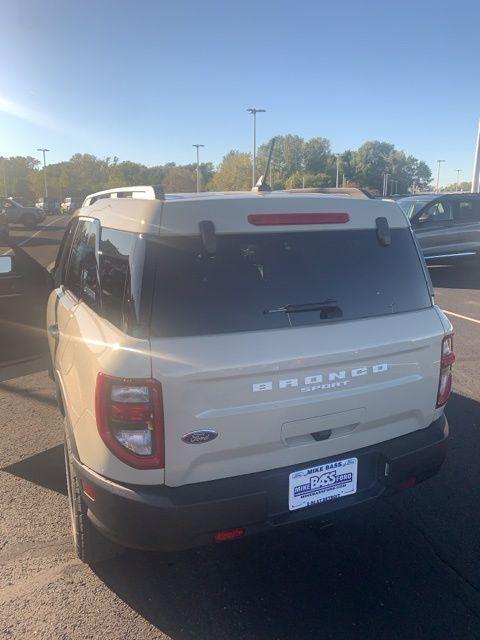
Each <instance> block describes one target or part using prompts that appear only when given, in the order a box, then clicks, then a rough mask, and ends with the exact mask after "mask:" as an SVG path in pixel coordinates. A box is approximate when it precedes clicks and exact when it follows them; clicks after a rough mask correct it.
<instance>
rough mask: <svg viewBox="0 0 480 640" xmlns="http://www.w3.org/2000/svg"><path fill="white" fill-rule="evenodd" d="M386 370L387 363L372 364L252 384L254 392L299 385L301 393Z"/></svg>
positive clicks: (336, 386)
mask: <svg viewBox="0 0 480 640" xmlns="http://www.w3.org/2000/svg"><path fill="white" fill-rule="evenodd" d="M387 370H388V364H385V363H382V364H374V365H373V366H371V367H357V368H355V369H350V370H345V369H344V370H342V371H329V372H328V373H325V374H323V373H315V374H313V375H309V376H305V378H304V379H303V381H301V380H300V379H299V378H286V379H285V380H279V381H278V382H275V381H273V380H267V381H266V382H256V383H254V384H253V385H252V388H253V391H254V393H256V392H257V391H273V390H274V388H277V389H292V388H297V387H300V391H301V392H302V393H307V392H309V391H317V390H323V389H335V388H338V387H344V386H346V385H347V384H349V383H350V382H351V381H352V378H358V377H359V376H367V375H369V374H372V375H373V374H378V373H384V372H385V371H387Z"/></svg>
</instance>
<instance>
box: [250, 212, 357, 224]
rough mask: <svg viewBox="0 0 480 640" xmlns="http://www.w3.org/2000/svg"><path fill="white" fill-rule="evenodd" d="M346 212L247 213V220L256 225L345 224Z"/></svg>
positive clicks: (347, 219)
mask: <svg viewBox="0 0 480 640" xmlns="http://www.w3.org/2000/svg"><path fill="white" fill-rule="evenodd" d="M349 220H350V216H349V215H348V213H249V214H248V221H249V223H250V224H254V225H256V226H258V227H262V226H278V225H290V224H292V225H295V224H296V225H304V224H345V223H346V222H348V221H349Z"/></svg>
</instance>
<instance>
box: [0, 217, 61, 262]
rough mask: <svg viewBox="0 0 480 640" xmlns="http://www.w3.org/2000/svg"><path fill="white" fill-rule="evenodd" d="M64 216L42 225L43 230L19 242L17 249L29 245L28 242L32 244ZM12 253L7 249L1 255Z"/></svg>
mask: <svg viewBox="0 0 480 640" xmlns="http://www.w3.org/2000/svg"><path fill="white" fill-rule="evenodd" d="M61 217H62V216H57V217H56V218H54V219H53V220H50V222H49V223H48V224H45V225H42V228H41V229H39V230H38V231H36V232H35V233H34V234H33V235H31V236H28V238H25V240H22V242H19V243H18V244H17V247H23V245H24V244H27V242H30V240H31V239H32V238H35V236H38V234H39V233H42V231H45V229H46V228H47V227H49V226H50V225H52V224H53V223H54V222H58V221H59V220H60V219H61ZM10 251H12V249H7V251H4V252H3V253H0V256H6V255H7V254H9V253H10Z"/></svg>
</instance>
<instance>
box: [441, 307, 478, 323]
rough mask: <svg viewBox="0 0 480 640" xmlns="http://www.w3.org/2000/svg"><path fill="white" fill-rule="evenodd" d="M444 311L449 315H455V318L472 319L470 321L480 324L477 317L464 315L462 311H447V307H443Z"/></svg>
mask: <svg viewBox="0 0 480 640" xmlns="http://www.w3.org/2000/svg"><path fill="white" fill-rule="evenodd" d="M442 311H443V313H446V314H447V315H449V316H455V318H461V319H462V320H470V322H475V324H480V320H476V319H475V318H469V317H468V316H462V315H461V314H460V313H454V312H453V311H447V310H446V309H442Z"/></svg>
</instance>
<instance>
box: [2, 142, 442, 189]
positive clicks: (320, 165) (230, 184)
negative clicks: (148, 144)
mask: <svg viewBox="0 0 480 640" xmlns="http://www.w3.org/2000/svg"><path fill="white" fill-rule="evenodd" d="M270 143H271V141H268V142H267V143H265V144H263V145H261V146H260V147H259V149H258V157H257V174H258V175H257V177H258V176H260V175H261V173H262V172H263V171H264V170H265V166H266V161H267V157H268V151H269V148H270ZM0 167H1V171H2V175H1V176H0V188H2V187H3V189H2V190H3V192H4V194H6V195H8V196H22V197H23V198H26V199H30V200H35V199H38V198H41V197H42V196H43V193H44V182H43V180H44V176H43V170H42V166H41V163H40V161H39V160H37V159H36V158H33V157H30V156H27V157H24V156H17V157H10V158H6V157H0ZM337 167H338V175H339V182H340V185H342V184H347V185H350V186H358V187H362V188H366V189H369V190H371V191H373V192H377V193H381V190H382V186H383V174H384V173H388V174H390V176H391V178H390V179H391V180H394V183H393V184H394V186H395V191H396V192H398V193H406V192H408V191H409V190H412V189H415V188H416V189H419V190H421V189H426V188H428V186H429V184H430V182H431V179H432V175H431V171H430V169H429V167H428V166H427V164H426V163H425V162H423V161H422V160H418V159H417V158H415V157H413V156H411V155H406V153H405V152H404V151H402V150H398V149H396V148H395V146H394V145H393V144H390V143H388V142H380V141H377V140H374V141H368V142H365V143H364V144H363V145H361V146H360V147H359V148H358V149H356V150H347V151H344V152H343V153H342V154H338V155H335V154H334V153H333V152H332V149H331V146H330V142H329V140H327V139H326V138H320V137H318V138H310V139H308V140H305V139H304V138H302V137H300V136H297V135H292V134H288V135H285V136H277V137H276V139H275V147H274V152H273V155H272V163H271V166H270V172H269V175H268V176H267V181H268V182H269V183H270V184H271V186H272V187H273V188H274V189H289V188H301V187H331V186H335V184H336V180H337ZM47 180H48V195H49V196H50V197H53V198H58V199H63V198H64V197H66V196H78V197H84V196H85V195H86V194H88V193H93V192H95V191H100V190H102V189H109V188H114V187H118V186H135V185H140V184H159V185H162V186H163V188H164V189H165V191H166V192H170V193H175V192H176V193H179V192H191V191H195V190H196V164H195V163H191V164H186V165H177V164H175V163H173V162H170V163H167V164H165V165H157V166H153V167H147V166H146V165H144V164H141V163H138V162H130V161H128V160H127V161H122V162H120V161H119V159H118V158H117V157H113V158H110V157H107V158H97V157H96V156H94V155H91V154H86V153H85V154H80V153H78V154H75V155H74V156H72V157H71V158H70V160H66V161H63V162H58V163H54V164H49V165H48V166H47ZM200 182H201V186H202V190H211V191H234V190H245V189H250V187H251V183H252V156H251V154H250V153H246V152H241V151H237V150H232V151H229V152H228V153H227V154H226V155H225V156H224V158H223V159H222V161H221V162H220V164H219V165H218V166H217V167H215V166H214V165H213V164H212V163H210V162H207V163H202V164H201V165H200Z"/></svg>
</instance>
